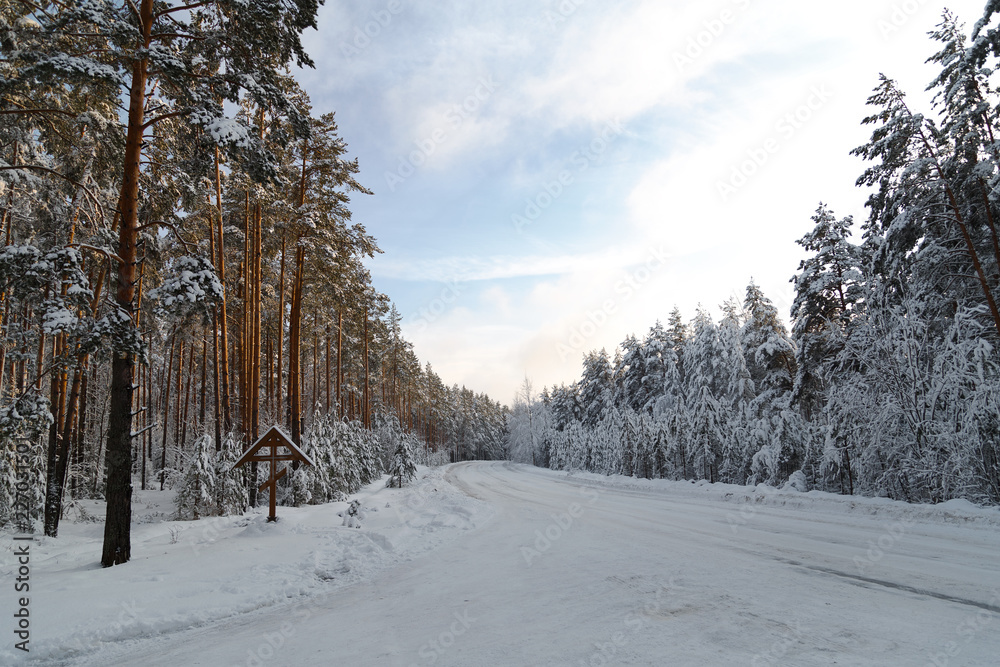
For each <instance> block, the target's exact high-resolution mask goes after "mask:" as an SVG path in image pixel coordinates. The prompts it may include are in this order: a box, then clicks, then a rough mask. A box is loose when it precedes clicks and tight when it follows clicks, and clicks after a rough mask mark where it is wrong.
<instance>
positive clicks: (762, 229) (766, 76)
mask: <svg viewBox="0 0 1000 667" xmlns="http://www.w3.org/2000/svg"><path fill="white" fill-rule="evenodd" d="M943 6H944V5H943V4H942V3H940V2H935V1H934V0H923V1H920V0H908V1H905V2H904V1H900V0H894V1H891V2H883V1H869V2H862V1H857V0H845V1H843V2H839V3H803V2H793V1H790V0H788V1H786V0H718V1H715V2H699V3H682V2H674V1H672V0H659V1H642V0H631V1H629V0H622V1H619V2H604V3H598V2H597V1H596V0H537V1H536V2H526V1H511V2H503V3H500V2H478V3H477V2H471V1H466V2H461V1H459V0H450V1H449V0H444V1H440V2H434V3H417V2H414V1H408V0H391V1H390V0H363V1H358V2H342V1H339V0H327V5H326V6H324V7H323V8H322V9H321V10H320V30H319V31H312V32H310V33H309V34H307V35H306V40H305V41H306V46H307V49H308V51H309V53H310V54H311V55H312V57H313V59H314V60H315V62H316V69H315V70H310V71H306V72H302V73H300V80H301V81H302V83H303V85H304V87H305V88H306V90H307V91H308V92H309V95H310V97H311V99H312V101H313V104H314V107H315V109H316V112H317V113H322V112H326V111H335V112H336V114H337V120H338V124H339V126H340V132H341V135H342V136H343V137H344V138H345V139H346V140H347V142H348V145H349V147H350V153H351V154H352V155H355V156H357V157H358V158H359V160H360V164H361V180H362V182H363V183H365V185H367V186H368V187H370V188H371V189H372V190H374V191H375V195H374V196H372V197H359V198H356V199H355V201H354V203H353V206H352V210H353V211H354V216H355V220H357V221H359V222H362V223H363V224H365V226H366V227H367V228H368V230H369V231H370V232H371V233H372V234H374V235H375V237H376V238H377V239H378V241H379V244H380V246H381V247H382V249H383V250H384V251H385V253H384V254H383V255H380V256H378V257H377V258H376V259H374V260H373V261H371V262H370V268H371V271H372V275H373V278H374V281H375V286H376V288H377V289H379V290H381V291H384V292H386V293H387V294H388V295H389V296H390V297H391V298H392V299H393V301H394V302H395V303H396V304H397V306H398V307H399V309H400V311H401V312H402V313H403V315H404V323H403V326H404V334H405V335H406V336H407V338H408V339H409V340H411V341H412V342H413V343H414V345H415V348H416V352H417V354H418V355H419V356H420V358H421V359H422V360H424V361H428V362H430V363H431V364H432V365H433V367H434V368H435V370H436V371H437V372H438V373H439V374H440V375H441V376H442V379H443V380H444V381H445V382H446V383H448V384H453V383H457V384H464V385H466V386H468V387H470V388H473V389H475V390H477V391H486V392H488V393H489V394H490V395H491V396H492V397H494V398H496V399H498V400H500V401H502V402H505V403H509V402H510V401H511V399H512V398H513V396H514V393H515V391H516V390H517V386H518V384H519V383H520V382H521V381H522V380H523V378H524V377H525V376H526V375H527V376H528V377H530V378H531V379H532V380H533V382H534V383H535V385H536V388H538V389H540V388H541V387H542V386H544V385H549V386H551V385H553V384H558V383H560V382H570V381H572V380H574V379H576V378H577V377H578V376H579V372H580V368H581V360H582V357H583V354H584V353H585V352H586V351H588V350H591V349H599V348H602V347H604V348H607V349H608V351H609V352H612V351H613V349H614V347H615V346H616V345H617V344H618V343H620V342H621V341H622V339H623V338H624V337H625V336H626V335H627V334H629V333H635V334H638V335H641V334H643V333H645V332H646V331H647V330H648V329H649V327H650V326H652V325H653V324H654V323H655V322H656V320H657V319H660V320H664V321H665V320H666V318H667V316H668V314H669V313H670V311H671V310H672V309H673V307H674V306H675V305H677V306H678V307H679V308H680V309H681V312H682V313H683V314H684V316H685V318H686V319H691V318H692V317H693V316H694V313H695V309H696V308H697V307H698V305H699V304H701V305H703V306H704V307H706V308H707V309H709V310H710V311H711V312H712V313H713V315H714V316H717V315H718V313H719V310H718V306H719V305H720V304H721V303H722V302H723V301H725V300H726V299H728V298H730V297H732V296H736V297H738V298H742V296H743V293H744V290H745V288H746V285H747V283H748V282H749V281H750V279H751V278H753V279H754V280H755V281H756V282H757V283H758V284H760V285H761V286H762V288H763V289H764V292H765V294H767V295H768V296H769V297H770V298H771V299H772V300H773V301H774V302H775V303H776V305H778V307H779V309H780V310H781V311H782V314H783V315H784V316H785V317H787V313H788V308H789V306H790V305H791V300H792V297H793V292H792V286H791V284H790V283H789V278H790V277H791V276H792V275H793V274H794V273H795V270H796V267H797V266H798V262H799V260H800V259H801V254H800V253H799V248H798V246H797V245H796V244H795V240H796V239H797V238H800V237H801V236H802V235H803V234H805V233H806V232H807V231H808V230H809V228H810V222H809V217H810V216H811V215H812V214H813V212H814V211H815V209H816V206H817V205H818V203H819V202H820V201H824V202H826V203H827V204H828V205H829V206H831V207H832V208H833V210H834V211H835V212H836V213H837V214H838V215H840V216H843V215H854V216H855V219H856V220H857V221H858V222H859V223H860V221H861V220H863V219H864V217H865V215H864V214H865V211H864V207H863V204H864V200H865V198H866V196H867V195H866V193H865V192H863V191H862V190H859V189H857V188H855V187H854V182H855V180H856V178H857V177H858V175H859V174H860V173H861V171H862V169H863V168H864V165H863V163H862V162H861V161H860V160H859V159H857V158H854V157H851V156H850V155H849V154H848V152H849V151H850V149H852V148H854V147H855V146H858V145H859V144H861V143H863V142H864V141H865V140H866V139H867V137H868V134H869V130H868V129H866V128H863V127H861V126H860V120H861V118H862V117H863V116H864V115H865V114H866V108H865V100H866V98H867V96H868V94H869V92H870V91H871V89H872V88H873V87H874V85H875V84H876V83H877V80H878V74H879V72H885V73H886V74H887V75H889V76H891V77H893V78H896V79H897V80H899V81H900V83H901V84H902V85H903V87H904V89H905V90H907V91H908V92H909V93H910V94H911V96H912V99H913V102H914V104H915V105H916V106H918V107H923V108H927V106H926V99H927V97H926V95H925V94H924V93H923V88H924V87H925V86H926V84H927V83H928V82H929V81H930V80H931V78H932V76H933V74H934V72H933V70H931V69H928V68H927V67H926V66H925V65H923V61H924V60H925V59H926V58H927V57H928V56H929V55H931V53H932V50H933V48H934V44H933V43H932V42H930V40H929V39H928V38H927V36H926V33H927V31H928V30H931V29H932V28H933V27H934V25H935V24H936V23H938V21H939V19H940V14H941V10H942V7H943ZM947 6H948V7H949V8H951V9H952V10H953V11H955V12H956V13H957V14H958V16H959V17H960V18H961V19H962V20H964V21H965V22H966V23H967V24H969V25H972V24H973V23H974V22H975V21H976V20H978V18H979V17H980V16H981V14H982V7H983V2H982V0H977V1H970V0H963V1H960V2H958V1H956V2H950V3H948V5H947ZM928 111H929V109H928Z"/></svg>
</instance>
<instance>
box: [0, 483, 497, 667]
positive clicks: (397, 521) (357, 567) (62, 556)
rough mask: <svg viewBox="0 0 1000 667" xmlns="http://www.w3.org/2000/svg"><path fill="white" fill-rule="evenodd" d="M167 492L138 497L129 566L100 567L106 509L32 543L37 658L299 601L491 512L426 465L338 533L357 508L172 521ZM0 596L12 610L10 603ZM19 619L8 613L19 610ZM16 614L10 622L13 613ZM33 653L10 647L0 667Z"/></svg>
mask: <svg viewBox="0 0 1000 667" xmlns="http://www.w3.org/2000/svg"><path fill="white" fill-rule="evenodd" d="M173 499H174V493H173V492H171V491H165V492H161V491H136V492H135V500H134V503H133V505H134V515H133V521H134V524H133V528H132V560H131V561H130V562H129V563H127V564H125V565H121V566H117V567H113V568H109V569H102V568H101V567H100V564H99V559H100V552H101V542H102V536H103V523H102V522H100V521H95V520H93V518H94V517H103V514H104V507H103V503H98V502H96V501H88V502H85V503H80V504H78V505H77V506H75V507H74V509H73V516H74V517H75V518H76V519H77V522H73V521H71V520H69V519H64V521H63V522H62V524H61V526H60V537H58V538H56V539H52V538H46V537H37V538H36V542H35V543H34V544H32V546H31V567H32V570H31V614H32V636H31V653H30V657H31V658H32V660H33V661H35V660H43V661H59V662H61V661H62V660H65V659H68V658H69V659H71V658H73V657H74V656H77V657H78V656H82V655H85V654H88V653H91V652H93V651H95V650H97V649H98V648H99V647H100V645H101V644H103V643H105V642H117V641H122V640H125V639H131V638H137V637H149V636H153V635H159V634H164V633H169V632H172V631H177V630H183V629H186V628H190V627H193V626H197V625H201V624H204V623H207V622H212V621H217V620H220V619H224V618H228V617H231V616H234V615H237V614H243V613H247V612H251V611H254V610H257V609H262V608H267V607H274V606H276V605H283V604H293V603H295V602H301V601H302V600H303V599H304V598H305V596H316V595H320V594H325V593H328V592H330V591H334V590H336V589H338V588H340V587H343V586H347V585H350V584H353V583H357V582H359V581H363V580H366V579H369V578H371V577H372V576H374V575H375V574H377V573H378V572H380V571H381V570H383V569H385V568H387V567H390V566H392V565H393V564H395V563H398V562H401V561H404V560H409V559H412V558H414V557H416V556H417V555H419V554H421V553H425V552H427V551H430V550H432V549H435V548H437V547H439V546H441V545H443V544H445V543H448V542H450V541H452V540H454V539H456V538H457V537H458V536H460V535H461V534H463V533H464V532H465V531H468V530H470V529H474V528H476V527H478V526H480V525H482V524H483V522H485V521H486V520H488V518H489V517H490V516H491V512H492V510H490V509H489V508H488V506H487V505H486V504H485V503H482V502H480V501H478V500H475V499H472V498H469V497H468V496H466V495H465V494H462V493H460V492H459V491H457V490H456V489H454V488H453V487H451V486H450V485H449V484H447V483H446V482H445V481H444V478H443V472H442V470H441V469H430V468H421V469H420V470H419V472H418V479H417V481H415V482H414V483H413V485H411V486H408V487H404V488H403V489H388V488H385V478H383V479H380V480H378V481H376V482H374V483H372V484H370V485H369V486H367V487H365V488H364V489H362V490H361V491H360V492H359V493H358V494H355V496H353V497H352V500H353V499H358V500H360V501H361V504H362V506H363V508H364V510H365V515H366V518H365V520H364V521H363V522H362V527H361V528H360V529H355V528H348V527H344V526H342V525H341V524H342V521H343V520H342V518H341V517H340V516H338V513H340V512H342V511H344V510H346V508H347V507H348V505H349V502H340V503H330V504H326V505H317V506H309V507H300V508H293V507H279V508H278V521H277V522H276V523H268V522H267V517H266V512H267V510H266V508H259V509H257V510H254V511H252V512H251V513H248V514H247V515H244V516H235V517H216V518H208V519H202V520H200V521H173V520H171V519H172V517H173ZM3 544H4V550H3V552H2V553H0V579H2V580H3V581H12V580H13V576H14V575H13V573H14V571H15V569H16V564H15V559H14V557H13V554H12V547H11V545H12V540H10V539H9V536H7V539H4V540H3ZM8 597H9V596H4V598H5V601H4V607H5V608H4V609H2V610H0V613H4V614H7V609H6V607H7V606H9V604H12V603H10V602H8V601H7V598H8ZM11 613H12V611H11ZM8 618H9V615H8ZM24 657H25V656H23V654H22V653H21V652H20V651H14V650H13V647H12V646H11V645H10V643H9V642H5V645H4V647H3V649H0V664H3V665H9V664H13V663H14V662H15V661H16V660H20V659H23V658H24Z"/></svg>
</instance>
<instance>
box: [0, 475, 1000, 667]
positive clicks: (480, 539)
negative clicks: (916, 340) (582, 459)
mask: <svg viewBox="0 0 1000 667" xmlns="http://www.w3.org/2000/svg"><path fill="white" fill-rule="evenodd" d="M421 475H423V479H422V480H421V481H420V482H419V484H418V485H417V486H415V487H413V488H404V489H402V490H390V489H381V488H379V485H373V486H372V487H369V488H368V489H366V490H365V491H364V492H363V493H361V494H359V497H360V498H361V500H362V502H363V505H364V506H365V507H366V508H377V509H378V512H369V514H368V517H367V518H366V520H365V521H364V522H363V528H362V529H360V530H353V529H349V528H342V527H340V518H339V517H336V512H337V511H340V510H342V509H343V508H344V507H346V503H338V504H335V505H326V506H320V507H310V508H300V509H293V508H279V517H281V521H279V523H278V524H277V525H273V524H272V525H268V524H266V523H265V522H264V516H263V515H262V514H255V515H251V516H248V517H240V518H232V519H222V520H218V519H216V520H207V521H200V522H189V523H186V524H185V523H177V522H166V523H141V524H139V525H137V526H136V527H135V529H134V530H135V537H134V547H133V549H134V551H133V561H132V562H131V563H129V564H127V565H125V566H121V567H115V568H111V569H110V570H101V569H100V568H99V567H97V565H96V560H97V556H98V554H99V547H100V530H99V524H83V523H77V524H65V527H64V528H63V537H60V538H59V539H58V540H40V543H39V544H37V545H36V547H35V548H36V549H37V551H36V552H35V553H37V554H38V560H35V561H33V570H32V578H33V579H32V581H33V586H34V585H37V588H34V589H33V591H34V592H35V595H36V597H35V598H33V600H32V613H33V623H35V625H33V629H34V634H33V637H32V642H33V644H32V648H33V652H32V657H33V658H38V659H40V662H41V664H49V665H82V666H94V667H97V666H100V667H113V666H114V665H136V664H143V665H172V664H184V665H192V666H194V665H206V666H207V665H212V666H215V665H224V666H225V665H229V666H235V665H241V666H245V667H265V666H271V665H295V666H296V667H298V666H310V665H324V666H325V665H350V666H352V667H354V666H364V665H380V666H382V665H401V666H403V667H414V666H416V665H420V666H422V665H462V666H467V665H489V666H490V667H493V666H496V665H567V666H573V667H577V666H580V665H587V666H597V665H667V664H669V665H692V666H694V665H697V666H703V665H738V664H743V665H753V666H759V665H920V666H924V665H928V666H935V667H943V666H948V667H954V666H956V665H958V666H964V665H969V666H971V665H997V664H1000V661H998V659H997V656H998V655H1000V511H998V510H997V509H995V508H993V509H983V508H977V507H975V506H973V505H971V504H969V503H962V502H952V503H945V504H943V505H938V506H913V505H907V504H905V503H899V502H893V501H888V500H885V499H865V498H857V497H842V496H837V495H833V494H823V493H815V492H810V493H799V492H796V491H793V490H778V489H773V488H770V487H764V486H758V487H736V486H729V485H719V484H716V485H711V484H704V483H702V484H691V483H689V482H667V481H662V480H655V481H651V480H637V479H633V478H622V477H613V478H606V477H602V476H599V475H592V474H586V473H565V472H553V471H547V470H540V469H537V468H531V467H527V466H518V465H512V464H504V463H492V464H491V463H464V464H456V465H452V466H448V467H446V468H443V469H433V470H428V469H422V470H421ZM143 502H146V499H145V498H140V505H141V504H142V503H143ZM386 503H389V504H390V508H385V507H384V505H385V504H386ZM393 508H395V509H393ZM147 512H154V513H155V510H153V509H150V510H147ZM153 518H154V519H155V518H156V517H153ZM171 528H182V529H186V530H183V531H182V532H180V533H178V536H177V542H176V543H173V544H172V543H171V539H172V536H171V533H170V529H171ZM6 542H9V540H8V541H6ZM10 572H11V564H10V555H9V552H8V553H6V554H4V560H3V561H2V562H0V579H3V580H9V579H10ZM244 573H245V574H244ZM3 614H4V616H6V617H7V618H9V617H10V615H9V614H8V613H7V612H6V610H4V611H3ZM10 646H11V644H10V643H6V644H5V645H4V648H5V649H8V650H9V649H10ZM14 657H17V656H14ZM10 659H11V654H10V653H9V652H8V653H7V654H0V664H8V663H9V662H10Z"/></svg>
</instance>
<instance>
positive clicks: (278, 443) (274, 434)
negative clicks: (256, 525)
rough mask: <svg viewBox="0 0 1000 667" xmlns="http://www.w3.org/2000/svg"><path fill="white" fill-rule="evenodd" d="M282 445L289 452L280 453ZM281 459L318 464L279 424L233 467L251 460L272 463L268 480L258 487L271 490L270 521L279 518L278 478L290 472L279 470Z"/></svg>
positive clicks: (259, 489)
mask: <svg viewBox="0 0 1000 667" xmlns="http://www.w3.org/2000/svg"><path fill="white" fill-rule="evenodd" d="M282 447H284V448H285V449H287V450H288V453H287V454H282V453H279V451H278V450H279V449H281V448H282ZM265 448H266V449H268V450H269V451H268V453H266V454H265V453H263V452H262V451H261V450H263V449H265ZM279 461H299V462H301V463H304V464H306V465H310V466H314V465H316V464H315V463H314V462H313V460H312V459H310V458H309V457H308V456H306V454H305V452H303V451H302V450H301V449H299V448H298V445H296V444H295V443H294V442H292V439H291V438H290V437H288V434H286V433H285V432H284V431H282V430H281V429H280V428H278V427H277V426H272V427H271V428H270V429H269V430H268V431H267V433H265V434H264V435H262V436H261V437H260V438H258V439H257V442H255V443H253V444H252V445H250V449H248V450H247V451H245V452H244V453H243V456H241V457H240V460H239V461H237V462H236V463H234V464H233V469H235V468H237V467H239V466H241V465H243V464H244V463H250V462H258V463H269V464H270V466H269V467H270V470H269V471H268V472H269V474H268V477H267V481H266V482H264V483H263V484H261V485H260V487H258V489H257V490H258V491H263V490H264V489H268V490H269V509H270V512H269V513H268V515H267V520H268V521H277V520H278V517H277V516H276V515H275V509H276V506H277V492H278V480H279V479H281V478H282V477H284V476H285V475H286V474H288V468H282V469H281V470H280V471H279V470H278V462H279Z"/></svg>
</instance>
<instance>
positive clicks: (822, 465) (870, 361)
mask: <svg viewBox="0 0 1000 667" xmlns="http://www.w3.org/2000/svg"><path fill="white" fill-rule="evenodd" d="M994 6H995V3H990V6H988V7H987V18H988V17H989V16H990V15H992V13H993V12H994V11H996V9H993V7H994ZM983 26H984V24H981V25H980V26H979V27H978V28H977V30H980V32H978V33H974V35H973V39H972V40H971V41H970V40H969V39H968V38H967V36H966V34H965V32H964V29H963V27H962V26H961V25H960V24H959V23H958V22H957V20H956V19H955V18H954V17H953V16H952V15H950V14H948V13H945V15H944V17H943V20H942V21H941V23H940V24H939V26H938V27H937V29H936V30H935V31H934V32H933V33H932V38H933V40H934V41H935V42H936V47H935V48H936V52H934V54H933V55H932V57H931V58H930V59H929V60H928V62H929V63H931V64H932V65H933V66H935V67H936V68H937V69H938V71H939V74H938V75H937V76H936V78H935V79H934V80H933V81H932V82H931V84H930V86H929V87H928V89H927V90H928V91H929V92H930V93H932V95H933V97H932V102H931V104H932V107H931V108H930V109H919V108H913V107H912V106H911V105H910V103H909V102H908V101H907V98H906V94H905V92H904V91H903V90H901V89H900V88H899V87H898V85H897V84H896V83H895V82H894V81H893V80H892V79H891V78H888V77H886V76H882V77H881V78H880V82H879V84H878V86H877V88H875V90H874V92H873V93H872V95H871V97H870V98H869V100H868V104H869V106H870V109H871V115H869V116H868V117H866V118H864V120H863V124H864V125H866V126H870V127H871V130H872V131H871V140H870V141H869V142H868V143H866V144H864V145H863V146H860V147H858V148H856V149H854V150H853V151H852V153H853V154H854V155H857V156H859V157H861V158H863V159H864V160H865V161H866V164H867V168H866V169H865V170H864V172H863V173H862V175H861V176H860V178H859V179H858V181H857V185H858V186H864V187H868V188H870V191H871V193H872V194H871V196H870V198H869V199H868V201H867V204H866V207H867V209H868V218H867V220H865V221H864V222H863V223H862V224H860V225H859V226H858V227H857V228H855V224H854V221H853V220H852V218H851V217H849V216H848V217H843V218H838V216H837V215H835V213H834V211H833V210H831V208H829V207H828V206H826V205H824V204H820V206H819V208H818V209H817V210H816V213H815V215H813V216H812V219H811V221H809V222H808V224H806V221H805V220H804V221H803V223H804V224H803V230H804V231H805V232H806V233H805V234H804V236H802V238H801V239H799V241H798V243H799V245H801V246H802V248H803V249H804V251H805V253H806V259H804V260H803V261H802V262H801V264H800V265H799V267H798V271H797V272H796V273H795V275H794V277H793V278H792V282H793V283H794V288H795V299H794V303H793V304H792V307H791V312H790V313H788V315H789V316H790V320H789V321H790V322H791V327H790V329H791V330H790V331H789V330H788V328H786V326H785V324H783V321H782V315H783V314H782V313H779V312H778V310H777V308H776V307H775V305H774V304H773V303H772V302H771V301H770V300H769V299H768V298H767V297H766V296H765V295H764V294H763V293H762V291H761V290H760V289H759V288H758V287H757V286H756V285H755V284H753V283H752V282H751V284H750V285H749V286H748V287H747V288H746V296H745V299H743V300H735V299H733V300H730V301H727V302H726V303H725V304H723V306H722V316H721V319H720V320H719V321H718V322H716V321H714V320H713V317H712V315H711V313H710V312H709V310H708V309H706V308H701V309H699V310H698V312H697V313H696V314H695V317H694V319H693V320H691V321H688V322H685V320H684V317H683V316H682V314H681V313H680V312H678V310H677V309H674V311H673V312H672V313H671V314H670V316H669V319H668V320H667V324H666V326H663V325H662V324H661V323H659V322H658V323H656V324H655V326H653V327H652V328H651V329H650V331H649V332H648V333H647V334H646V335H645V336H642V337H636V336H629V337H628V338H627V339H626V340H625V341H623V342H622V343H621V344H620V346H619V348H618V349H617V350H616V351H615V353H614V356H613V357H612V356H610V355H609V354H608V353H607V352H606V351H605V350H602V351H600V352H596V351H595V352H591V353H589V354H588V355H586V358H585V359H584V362H583V373H582V376H581V377H580V379H579V380H578V381H576V382H574V383H573V384H571V385H569V386H565V385H563V386H558V387H553V388H551V389H546V390H543V391H542V392H541V394H540V395H538V396H536V395H535V394H534V392H533V391H532V386H531V383H530V382H529V381H527V380H526V381H525V385H524V387H523V389H522V391H521V392H520V394H519V397H518V399H517V401H516V402H515V404H514V406H513V408H512V414H511V419H510V437H511V449H512V455H513V456H514V457H515V458H516V459H517V460H521V461H525V462H532V463H535V464H537V465H541V466H548V467H551V468H554V469H560V470H574V469H577V470H588V471H594V472H599V473H605V474H620V475H634V476H637V477H646V478H667V479H676V480H683V479H686V480H708V481H710V482H726V483H732V484H759V483H766V484H769V485H774V486H783V485H789V486H790V487H792V488H796V489H799V490H803V491H805V490H811V489H819V490H823V491H832V492H836V493H843V494H861V495H866V496H882V497H889V498H893V499H901V500H906V501H910V502H931V503H938V502H943V501H947V500H949V499H953V498H965V499H968V500H971V501H974V502H980V503H987V504H997V503H1000V459H998V449H1000V360H998V357H997V350H998V348H997V343H998V341H1000V311H998V305H997V291H996V290H997V289H998V285H1000V237H998V231H997V219H998V217H1000V190H998V188H1000V170H998V167H1000V152H998V151H1000V142H998V140H997V138H996V137H995V136H994V134H995V132H996V131H997V130H1000V95H998V91H997V89H996V88H995V87H994V86H993V83H992V82H991V80H990V75H991V73H992V69H993V68H994V67H995V66H996V61H997V58H998V55H1000V35H998V33H997V30H996V29H989V30H984V29H983Z"/></svg>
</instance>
